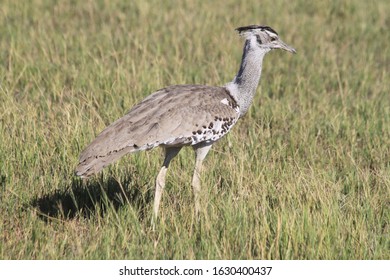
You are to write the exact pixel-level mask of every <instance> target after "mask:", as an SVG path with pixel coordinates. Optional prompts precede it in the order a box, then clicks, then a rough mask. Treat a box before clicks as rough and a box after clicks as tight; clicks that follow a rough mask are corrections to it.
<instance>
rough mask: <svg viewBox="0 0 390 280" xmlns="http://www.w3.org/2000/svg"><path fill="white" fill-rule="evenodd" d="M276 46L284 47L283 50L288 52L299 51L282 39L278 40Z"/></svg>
mask: <svg viewBox="0 0 390 280" xmlns="http://www.w3.org/2000/svg"><path fill="white" fill-rule="evenodd" d="M276 48H278V49H282V50H285V51H288V52H291V53H297V51H296V50H295V49H294V48H293V47H290V46H289V45H287V44H286V43H285V42H283V41H282V40H280V39H279V40H278V43H277V47H276Z"/></svg>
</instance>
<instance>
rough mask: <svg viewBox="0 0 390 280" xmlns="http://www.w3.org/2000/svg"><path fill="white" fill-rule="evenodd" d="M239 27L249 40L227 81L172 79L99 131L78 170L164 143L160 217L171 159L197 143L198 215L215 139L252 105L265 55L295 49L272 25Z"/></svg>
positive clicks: (90, 170)
mask: <svg viewBox="0 0 390 280" xmlns="http://www.w3.org/2000/svg"><path fill="white" fill-rule="evenodd" d="M236 31H237V32H238V34H239V35H240V36H241V37H242V38H244V40H245V43H244V48H243V54H242V59H241V64H240V67H239V70H238V72H237V74H236V76H235V77H234V79H233V80H232V81H231V82H228V83H227V84H225V85H222V86H208V85H193V84H187V85H171V86H168V87H165V88H162V89H160V90H157V91H156V92H154V93H152V94H151V95H149V96H148V97H147V98H145V99H144V100H142V101H141V102H140V103H138V104H137V105H135V106H134V107H133V108H132V109H130V111H129V112H128V113H127V114H126V115H124V116H123V117H121V118H119V119H118V120H116V121H115V122H113V123H112V124H111V125H109V126H107V127H106V128H105V129H104V130H103V131H102V132H101V133H100V134H98V136H97V137H96V138H95V139H94V140H93V141H92V142H91V143H90V144H89V145H88V146H87V147H86V148H85V149H84V150H83V151H82V152H81V154H80V157H79V163H78V166H77V167H76V170H75V174H76V175H77V176H80V177H81V178H88V177H89V176H91V175H93V174H96V173H98V172H99V171H101V170H102V169H103V168H104V167H106V166H108V165H110V164H112V163H114V162H115V161H117V160H118V159H120V158H121V157H122V156H124V155H126V154H129V153H135V152H139V151H144V150H150V149H153V148H155V147H162V148H163V149H164V150H165V157H164V161H163V164H162V166H161V169H160V171H159V173H158V175H157V177H156V182H155V186H156V189H155V196H154V205H153V217H154V218H155V219H157V217H158V212H159V206H160V201H161V197H162V193H163V190H164V187H165V177H166V174H167V170H168V167H169V165H170V162H171V161H172V159H173V158H175V157H176V156H177V154H178V153H179V152H180V150H181V149H182V148H183V147H184V146H192V148H193V150H194V152H195V168H194V171H193V176H192V183H191V185H192V188H193V194H194V200H195V213H196V214H197V215H199V211H200V191H201V177H200V176H201V171H202V167H203V160H204V159H205V157H206V155H207V154H208V152H209V151H210V149H211V147H212V145H213V144H214V143H215V142H217V141H218V140H220V139H221V138H222V137H223V136H225V135H226V134H227V133H228V132H230V130H231V129H232V127H233V126H234V125H235V124H236V123H237V121H238V120H239V119H240V118H242V117H243V116H244V115H245V113H246V112H247V111H248V109H249V107H250V105H251V103H252V101H253V98H254V95H255V93H256V90H257V87H258V84H259V82H260V76H261V71H262V63H263V58H264V56H265V55H266V54H267V53H268V52H269V51H271V50H273V49H282V50H285V51H288V52H291V53H296V51H295V49H294V48H293V47H291V46H289V45H287V44H286V43H284V42H283V41H282V40H281V39H280V38H279V35H278V33H277V32H276V31H275V30H274V29H272V28H271V27H269V26H265V25H248V26H242V27H238V28H236Z"/></svg>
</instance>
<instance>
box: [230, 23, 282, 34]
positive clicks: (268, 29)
mask: <svg viewBox="0 0 390 280" xmlns="http://www.w3.org/2000/svg"><path fill="white" fill-rule="evenodd" d="M253 29H260V30H267V31H269V32H272V33H275V34H276V35H278V33H277V32H276V31H275V30H273V29H272V28H271V27H269V26H263V25H248V26H242V27H238V28H236V30H237V31H238V32H239V33H241V32H245V31H249V30H253Z"/></svg>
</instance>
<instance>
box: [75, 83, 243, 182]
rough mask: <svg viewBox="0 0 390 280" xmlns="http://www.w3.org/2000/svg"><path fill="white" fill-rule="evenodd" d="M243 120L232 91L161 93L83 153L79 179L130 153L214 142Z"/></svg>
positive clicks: (194, 88)
mask: <svg viewBox="0 0 390 280" xmlns="http://www.w3.org/2000/svg"><path fill="white" fill-rule="evenodd" d="M238 117H239V109H238V106H237V104H236V102H235V101H234V99H233V98H232V97H231V96H230V94H229V92H228V90H227V89H226V88H223V87H210V86H199V85H182V86H171V87H168V88H165V89H161V90H159V91H157V92H155V93H153V94H152V95H150V96H149V97H147V98H146V99H144V100H143V101H142V102H141V103H139V104H138V105H136V106H134V107H133V108H132V109H131V110H130V111H129V112H128V113H127V114H126V115H125V116H123V117H122V118H120V119H118V120H117V121H115V122H114V123H112V124H111V125H109V126H108V127H107V128H105V129H104V130H103V131H102V132H101V133H100V134H99V135H98V136H97V137H96V138H95V140H93V141H92V143H91V144H90V145H89V146H88V147H87V148H86V149H85V150H84V151H83V152H82V153H81V155H80V163H79V165H78V167H77V169H76V174H77V175H80V176H84V177H87V176H89V175H91V174H93V173H96V172H98V171H100V170H101V169H102V168H104V167H105V166H107V165H108V164H110V163H112V162H114V161H116V160H117V159H119V158H120V157H121V156H123V155H124V154H127V153H130V152H135V151H140V150H148V149H152V148H154V147H156V146H159V145H164V146H182V145H195V144H197V143H200V142H205V141H206V142H214V141H216V140H218V139H219V138H221V137H222V136H223V135H225V134H226V133H227V132H228V131H229V129H230V128H231V127H232V126H233V125H234V124H235V122H236V121H237V119H238Z"/></svg>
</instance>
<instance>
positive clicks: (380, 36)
mask: <svg viewBox="0 0 390 280" xmlns="http://www.w3.org/2000/svg"><path fill="white" fill-rule="evenodd" d="M389 14H390V3H389V1H385V0H383V1H379V0H377V1H370V2H367V1H342V2H340V1H322V2H318V1H317V2H316V1H314V2H313V1H312V2H307V1H295V2H293V3H292V2H291V1H261V2H259V1H244V2H240V3H238V2H237V1H226V0H224V1H213V2H212V3H211V2H210V3H209V2H207V1H197V0H187V1H180V3H165V4H162V2H161V1H154V0H152V1H148V2H146V1H144V0H140V1H138V0H136V1H119V0H118V1H104V0H101V1H50V0H35V1H10V0H9V1H5V2H4V3H3V4H2V5H1V7H0V34H1V37H2V39H1V40H0V200H1V201H0V217H1V218H0V220H1V222H0V238H1V242H0V258H1V259H389V258H390V250H389V249H390V248H389V247H390V246H389V245H390V244H389V218H390V213H389V206H390V98H389V92H390V45H389V42H390V33H389V32H388V27H389V26H390V21H389V17H388V15H389ZM248 24H268V25H270V26H272V27H273V28H274V29H276V30H277V31H278V32H279V34H280V36H281V38H282V39H283V40H284V41H285V42H286V43H288V44H291V45H292V46H293V47H295V48H296V49H297V51H298V54H297V55H295V56H293V55H290V54H288V53H285V52H282V51H274V52H272V53H271V54H269V55H268V56H267V57H266V58H265V62H264V65H263V75H262V79H261V82H260V87H259V90H258V93H257V95H256V97H255V100H254V103H253V104H252V107H251V109H250V111H249V112H248V114H247V116H246V117H245V118H244V119H242V120H241V121H240V122H239V124H238V125H237V126H236V127H235V128H234V129H233V131H232V133H230V135H228V136H227V137H226V138H225V139H223V140H221V141H220V142H219V143H218V144H216V145H214V147H213V150H212V152H210V154H209V155H208V157H207V160H206V162H205V164H206V166H207V167H208V168H207V169H206V171H205V173H204V174H203V181H202V184H203V190H202V192H203V198H202V199H203V200H202V205H203V211H202V213H201V222H200V223H197V222H196V221H195V217H194V204H193V203H194V201H193V197H192V190H191V187H190V180H191V175H192V174H191V173H192V170H193V164H194V160H193V154H192V151H191V150H190V149H186V150H184V151H182V153H181V154H180V155H179V157H178V158H176V159H175V160H174V161H173V163H172V165H171V168H170V171H169V173H168V178H167V188H166V190H165V192H164V195H163V199H162V205H161V220H160V221H159V224H158V226H157V231H155V232H154V231H152V227H151V224H150V220H151V217H152V204H153V192H154V180H155V176H156V174H157V172H158V170H159V167H160V164H161V162H162V155H161V151H160V150H159V149H156V150H153V151H150V152H147V153H139V154H135V155H132V156H128V157H125V158H124V159H123V160H121V161H120V162H119V164H116V165H113V166H110V168H107V169H106V170H105V171H104V172H103V173H101V174H99V175H98V176H96V177H95V178H93V179H91V180H90V181H88V182H82V181H81V180H79V179H78V178H75V177H74V175H73V170H74V168H75V166H76V165H77V160H78V156H79V153H80V151H81V150H82V149H83V148H84V147H85V146H86V145H87V144H88V143H89V142H90V141H92V139H93V138H94V136H95V135H96V134H97V133H98V132H100V131H101V130H102V129H103V128H104V127H105V126H106V125H108V124H109V123H111V122H112V121H114V120H115V119H117V118H119V117H120V116H122V115H123V114H124V113H125V112H126V111H127V110H128V109H129V108H131V107H132V106H133V105H134V104H136V103H137V102H139V101H140V100H142V99H143V98H144V97H146V96H147V95H148V94H150V93H151V92H153V91H154V90H157V89H159V88H161V87H164V86H167V85H170V84H183V83H187V84H188V83H200V84H209V85H221V84H224V83H226V82H228V81H230V80H231V79H232V78H233V76H234V74H235V73H236V71H237V69H238V66H239V61H240V58H241V50H242V41H240V40H239V39H238V36H237V35H236V34H235V32H234V28H235V27H238V26H242V25H248Z"/></svg>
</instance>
